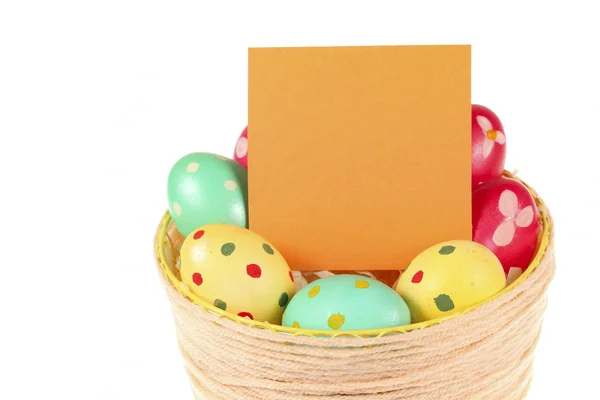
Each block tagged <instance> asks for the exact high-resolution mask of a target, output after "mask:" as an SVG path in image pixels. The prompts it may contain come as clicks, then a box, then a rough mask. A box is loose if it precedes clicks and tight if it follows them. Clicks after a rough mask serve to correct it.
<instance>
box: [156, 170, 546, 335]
mask: <svg viewBox="0 0 600 400" xmlns="http://www.w3.org/2000/svg"><path fill="white" fill-rule="evenodd" d="M505 176H506V177H508V178H513V179H517V180H519V181H520V182H521V183H523V184H524V185H525V186H526V187H527V188H528V189H529V190H530V191H531V194H532V195H533V197H534V199H535V201H536V203H537V205H538V208H539V211H540V219H541V222H542V225H543V231H542V238H541V241H540V245H539V248H538V250H537V253H536V255H535V257H534V258H533V260H532V261H531V263H530V265H529V267H528V268H527V269H526V270H525V272H523V274H521V276H519V277H518V278H517V279H516V280H515V281H514V282H512V283H511V284H510V285H508V286H507V287H505V288H504V289H503V290H502V291H500V292H498V293H496V294H495V295H494V296H492V297H489V298H488V299H486V300H484V301H482V302H479V303H477V304H475V305H473V306H471V307H469V308H467V309H465V310H462V311H459V312H455V313H452V314H450V315H447V316H445V317H440V318H436V319H432V320H428V321H424V322H419V323H414V324H410V325H404V326H399V327H393V328H382V329H370V330H359V331H337V332H336V331H326V330H309V329H302V328H289V327H285V326H281V325H275V324H270V323H268V322H262V321H254V320H251V319H248V318H243V317H239V316H237V315H235V314H232V313H230V312H228V311H223V310H222V309H220V308H218V307H215V306H214V305H213V304H210V303H209V302H207V301H205V300H203V299H202V298H200V297H198V296H197V295H195V294H194V293H192V292H191V291H190V290H189V288H187V286H186V285H184V284H183V283H182V282H181V280H179V279H178V278H177V277H176V276H175V274H174V273H173V271H171V269H170V268H169V266H168V263H167V261H166V256H165V250H164V246H163V245H161V244H163V243H164V241H165V238H167V240H169V238H168V236H167V231H168V227H169V223H170V222H171V215H170V213H169V211H168V210H167V211H166V212H165V214H164V215H163V218H162V221H161V224H160V227H159V232H158V237H157V240H156V247H155V251H156V254H157V255H158V258H159V260H160V266H161V270H162V272H163V273H164V275H165V277H166V278H167V280H168V281H169V282H170V283H171V284H172V285H173V287H174V288H175V289H176V290H177V291H178V292H180V293H181V294H182V295H183V296H185V297H187V298H188V299H189V300H191V302H192V303H193V304H195V305H197V306H200V307H201V308H203V309H204V310H205V311H207V312H210V313H212V314H215V315H217V316H219V317H223V318H227V319H229V320H231V321H234V322H237V323H240V324H243V325H246V326H248V327H253V328H261V329H268V330H270V331H273V332H274V333H278V334H284V335H293V336H309V337H327V338H333V337H343V336H346V337H358V338H374V337H381V336H385V335H389V334H397V333H409V332H411V331H415V330H419V329H425V328H428V327H431V326H434V325H438V324H440V323H442V322H444V321H447V320H450V319H453V318H456V317H459V316H461V315H464V314H467V313H469V312H471V311H473V310H475V309H476V308H479V307H480V306H482V305H483V304H485V303H487V302H489V301H492V300H494V299H497V298H498V297H500V296H502V295H503V294H505V293H506V292H508V291H510V290H512V289H513V288H514V287H515V286H517V285H519V284H520V283H521V282H523V281H524V280H525V279H527V277H528V276H529V275H531V273H532V272H533V271H534V270H535V269H536V268H537V267H538V265H539V264H540V262H541V260H542V258H543V257H544V255H545V253H546V250H547V249H548V244H549V242H550V217H549V213H548V211H547V208H546V206H545V203H544V202H543V200H542V199H541V198H540V197H539V196H538V194H537V193H536V192H535V190H533V189H532V188H531V187H530V186H529V185H527V183H525V182H523V181H522V180H520V179H519V178H517V177H516V176H515V175H514V174H513V173H509V172H506V171H505Z"/></svg>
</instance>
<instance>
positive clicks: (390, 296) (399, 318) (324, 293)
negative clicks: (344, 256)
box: [282, 274, 410, 331]
mask: <svg viewBox="0 0 600 400" xmlns="http://www.w3.org/2000/svg"><path fill="white" fill-rule="evenodd" d="M408 324H410V312H409V310H408V307H407V306H406V303H405V302H404V300H403V299H402V297H400V296H399V295H398V294H397V293H396V292H395V291H394V290H393V289H391V288H390V287H389V286H386V285H385V284H383V283H382V282H380V281H378V280H375V279H371V278H367V277H364V276H360V275H352V274H342V275H331V276H328V277H326V278H321V279H318V280H316V281H314V282H312V283H310V284H308V285H307V286H305V287H304V288H303V289H302V290H300V291H298V293H297V294H296V296H294V298H293V299H292V301H290V304H289V305H288V307H287V309H286V311H285V314H284V316H283V324H282V325H283V326H288V327H293V328H302V329H311V330H334V331H337V330H340V331H342V330H346V331H348V330H364V329H380V328H391V327H395V326H403V325H408Z"/></svg>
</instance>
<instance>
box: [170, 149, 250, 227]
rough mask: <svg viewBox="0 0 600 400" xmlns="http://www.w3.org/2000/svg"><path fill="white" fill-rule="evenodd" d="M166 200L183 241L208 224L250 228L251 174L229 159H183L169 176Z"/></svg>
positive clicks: (210, 155)
mask: <svg viewBox="0 0 600 400" xmlns="http://www.w3.org/2000/svg"><path fill="white" fill-rule="evenodd" d="M167 198H168V202H169V212H170V214H171V218H172V219H173V223H174V224H175V226H176V227H177V230H179V232H180V233H181V234H182V235H183V236H184V237H185V236H187V235H189V234H190V233H191V232H193V231H194V230H195V229H196V228H198V227H199V226H202V225H207V224H229V225H236V226H240V227H243V228H247V227H248V200H247V199H248V172H247V170H246V169H245V168H244V167H242V166H241V165H240V164H239V163H237V162H236V161H234V160H232V159H229V158H227V157H223V156H221V155H218V154H213V153H202V152H198V153H190V154H187V155H185V156H183V157H182V158H180V159H179V160H178V161H177V162H176V163H175V165H173V167H172V168H171V171H170V173H169V177H168V185H167Z"/></svg>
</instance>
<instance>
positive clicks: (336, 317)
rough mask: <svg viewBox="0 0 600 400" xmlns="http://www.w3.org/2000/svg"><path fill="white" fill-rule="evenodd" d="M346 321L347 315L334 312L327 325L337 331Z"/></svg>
mask: <svg viewBox="0 0 600 400" xmlns="http://www.w3.org/2000/svg"><path fill="white" fill-rule="evenodd" d="M344 322H346V317H344V316H343V315H342V314H339V313H338V314H333V315H332V316H330V317H329V319H328V320H327V325H328V326H329V327H330V328H331V329H333V330H335V331H337V330H338V329H340V328H341V327H342V326H344Z"/></svg>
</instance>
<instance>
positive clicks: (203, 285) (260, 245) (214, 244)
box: [180, 224, 296, 324]
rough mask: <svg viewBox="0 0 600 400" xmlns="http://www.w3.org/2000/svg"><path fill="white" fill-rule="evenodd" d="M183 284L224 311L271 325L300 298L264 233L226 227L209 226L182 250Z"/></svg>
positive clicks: (190, 240)
mask: <svg viewBox="0 0 600 400" xmlns="http://www.w3.org/2000/svg"><path fill="white" fill-rule="evenodd" d="M180 273H181V280H182V282H183V283H185V284H186V285H187V286H188V287H189V290H190V291H191V292H192V293H194V294H195V295H197V296H198V297H200V298H202V299H203V300H204V301H206V302H208V303H210V304H213V305H214V306H215V307H218V308H220V309H222V310H225V311H227V312H230V313H232V314H235V315H237V316H240V317H246V318H250V319H253V320H256V321H266V322H270V323H272V324H280V323H281V315H282V314H283V311H284V310H285V307H286V306H287V305H288V302H289V300H290V299H291V298H292V296H294V294H295V293H296V286H295V284H294V280H293V277H292V272H291V271H290V268H289V266H288V264H287V263H286V261H285V260H284V258H283V257H282V255H281V254H280V253H279V252H278V251H277V249H275V247H273V245H272V244H271V243H269V242H268V241H267V240H266V239H264V238H263V237H262V236H260V235H259V234H257V233H255V232H252V231H250V230H248V229H245V228H242V227H239V226H235V225H225V224H209V225H204V226H201V227H199V228H198V229H196V230H195V231H193V232H192V233H190V235H189V236H187V237H186V238H185V241H184V242H183V246H182V247H181V270H180Z"/></svg>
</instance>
